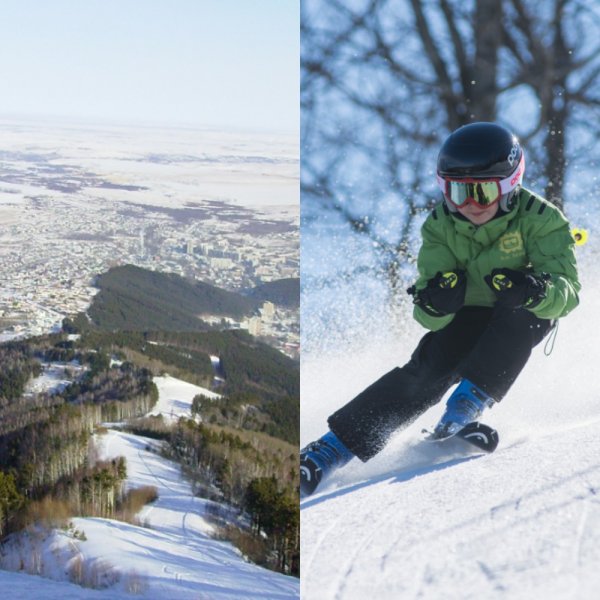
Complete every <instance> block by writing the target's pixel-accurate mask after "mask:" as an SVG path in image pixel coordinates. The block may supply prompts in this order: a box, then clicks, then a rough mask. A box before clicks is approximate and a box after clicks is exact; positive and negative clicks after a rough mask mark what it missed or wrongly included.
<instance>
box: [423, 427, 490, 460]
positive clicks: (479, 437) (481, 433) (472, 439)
mask: <svg viewBox="0 0 600 600" xmlns="http://www.w3.org/2000/svg"><path fill="white" fill-rule="evenodd" d="M421 433H424V434H425V440H426V441H431V442H443V441H445V440H449V439H451V438H453V437H458V438H460V439H461V440H464V441H465V442H468V443H469V444H471V445H472V446H475V447H476V448H479V450H483V451H484V452H488V453H491V452H493V451H494V450H495V449H496V448H497V447H498V442H499V441H500V439H499V437H498V432H497V431H496V430H495V429H493V428H492V427H490V426H489V425H485V424H484V423H479V421H473V423H469V424H468V425H465V426H464V427H463V428H462V429H460V430H459V431H458V432H457V433H455V434H453V435H448V436H440V435H436V434H435V433H434V432H433V431H429V430H428V429H423V430H422V432H421Z"/></svg>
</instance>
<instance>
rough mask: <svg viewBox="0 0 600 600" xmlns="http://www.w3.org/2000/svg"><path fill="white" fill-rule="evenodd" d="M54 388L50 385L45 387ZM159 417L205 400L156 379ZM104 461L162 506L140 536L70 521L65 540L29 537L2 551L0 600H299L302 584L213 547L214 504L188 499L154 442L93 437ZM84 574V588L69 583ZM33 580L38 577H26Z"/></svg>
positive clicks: (146, 514) (148, 512)
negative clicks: (117, 462)
mask: <svg viewBox="0 0 600 600" xmlns="http://www.w3.org/2000/svg"><path fill="white" fill-rule="evenodd" d="M47 383H48V382H47ZM155 383H156V385H157V387H158V389H159V402H158V403H157V405H156V407H155V408H154V410H153V413H156V414H158V413H161V414H163V415H165V418H167V419H176V418H177V417H178V416H181V415H185V416H190V409H191V403H192V399H193V397H194V396H195V395H196V394H203V395H205V396H214V395H215V394H213V393H212V392H210V391H209V390H205V389H203V388H200V387H197V386H193V385H191V384H188V383H186V382H184V381H180V380H178V379H175V378H173V377H169V376H164V377H157V378H155ZM96 440H97V445H98V447H99V449H100V454H101V458H102V459H109V458H113V457H117V456H124V457H125V458H126V459H127V473H128V477H127V486H128V487H140V486H154V487H156V488H157V490H158V499H157V500H156V501H155V502H153V503H152V504H149V505H147V506H146V507H144V508H143V509H142V511H141V512H140V513H139V514H138V517H139V520H140V523H142V526H134V525H130V524H128V523H123V522H120V521H114V520H110V519H100V518H75V519H72V520H71V522H72V528H71V529H70V530H69V531H62V530H54V531H52V532H44V531H38V532H35V531H34V532H32V533H31V535H29V536H27V537H23V536H21V537H19V538H18V541H16V542H15V543H13V544H12V545H11V544H7V545H5V546H4V547H3V548H2V553H3V556H2V557H0V558H1V562H2V566H3V568H4V569H10V570H11V571H20V572H11V571H9V570H0V597H2V598H4V597H10V599H11V600H21V599H23V600H32V599H37V598H44V599H45V600H71V599H73V600H75V599H77V600H82V599H87V598H90V599H95V598H104V599H105V600H109V599H110V600H122V599H124V598H132V597H139V598H145V599H149V600H150V599H156V600H158V599H160V600H167V599H168V600H188V599H189V600H192V599H193V600H201V599H202V600H204V599H206V600H208V599H211V600H212V599H215V600H238V599H244V598H248V599H250V598H252V599H256V598H272V599H274V600H279V599H280V600H286V599H293V598H298V596H299V581H298V579H297V578H294V577H288V576H285V575H281V574H279V573H275V572H272V571H269V570H266V569H263V568H261V567H258V566H256V565H254V564H252V563H250V562H248V561H246V560H245V559H244V557H243V556H242V555H241V553H240V552H239V551H238V550H237V549H236V548H234V547H233V546H232V545H231V544H230V543H228V542H224V541H219V540H217V539H215V536H214V534H215V532H216V530H215V527H214V526H213V525H212V524H211V522H210V520H209V519H208V518H206V517H205V513H206V510H207V507H209V504H210V502H209V501H207V500H204V499H201V498H198V497H195V496H194V495H193V494H192V490H191V486H190V484H189V483H188V482H187V481H186V480H185V479H184V478H183V477H182V475H181V472H180V468H179V466H178V465H177V464H175V463H173V462H171V461H168V460H166V459H164V458H162V457H161V456H160V455H159V454H158V448H157V446H158V442H156V441H155V440H151V439H146V438H142V437H139V436H135V435H131V434H127V433H123V432H120V431H117V430H114V429H111V430H109V431H108V432H107V433H105V434H103V435H99V436H96ZM78 566H79V568H80V570H81V580H82V582H83V583H84V585H87V586H90V585H93V586H96V585H100V586H105V585H106V586H107V587H106V588H105V589H103V590H97V589H90V588H89V587H80V586H78V585H75V584H73V583H68V579H69V578H68V575H67V571H71V573H72V572H73V568H77V567H78ZM25 572H28V573H39V575H41V576H38V575H29V574H25Z"/></svg>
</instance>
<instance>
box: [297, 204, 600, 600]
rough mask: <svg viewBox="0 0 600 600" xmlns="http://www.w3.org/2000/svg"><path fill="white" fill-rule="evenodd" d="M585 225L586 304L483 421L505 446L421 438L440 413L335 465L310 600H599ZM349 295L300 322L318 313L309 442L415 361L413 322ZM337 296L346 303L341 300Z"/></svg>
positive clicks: (599, 357)
mask: <svg viewBox="0 0 600 600" xmlns="http://www.w3.org/2000/svg"><path fill="white" fill-rule="evenodd" d="M571 218H573V217H572V215H571ZM589 218H590V217H589V215H587V214H585V215H581V218H580V219H579V221H578V224H580V225H582V226H586V227H588V228H589V229H590V242H589V243H588V244H587V246H584V247H583V248H581V249H578V253H579V264H580V272H581V279H582V283H583V286H584V287H583V292H582V295H581V304H580V306H579V307H578V308H577V309H576V310H575V311H574V312H573V313H572V314H571V315H569V316H568V317H566V318H565V319H563V320H562V321H561V323H560V327H559V330H558V336H557V339H556V343H555V346H554V349H553V351H552V353H551V355H550V356H545V354H544V343H542V345H540V346H538V347H537V348H536V349H535V350H534V353H533V355H532V358H531V360H530V362H529V364H528V365H527V366H526V368H525V371H524V372H523V374H522V375H521V377H520V378H519V379H518V381H517V382H516V383H515V385H514V386H513V388H512V389H511V391H510V392H509V394H508V395H507V397H506V398H505V399H504V400H503V401H502V403H501V404H499V405H497V406H496V407H494V408H493V410H491V411H489V412H488V413H487V415H486V418H485V421H486V422H488V423H489V424H490V425H492V426H494V427H496V428H497V429H498V430H499V432H500V445H499V447H498V450H497V451H496V452H495V453H494V454H492V455H489V456H487V455H486V456H484V455H478V454H476V453H472V454H470V455H468V454H466V453H465V452H464V451H462V452H461V451H460V443H459V442H456V444H458V448H457V445H456V444H455V445H454V446H448V447H440V446H439V445H434V444H425V443H422V442H420V441H419V440H420V434H419V432H420V430H421V428H422V427H425V426H431V425H433V424H435V422H436V421H437V419H438V418H439V416H440V415H441V413H442V411H443V403H442V404H439V405H437V406H435V407H433V408H432V409H431V410H430V411H429V412H428V413H426V414H425V415H423V416H422V417H421V418H420V419H419V420H418V421H417V422H416V423H414V424H413V425H412V426H410V427H409V428H408V429H406V430H404V431H401V432H399V433H397V434H396V435H395V436H394V438H393V439H392V440H391V441H390V443H389V445H388V446H387V447H386V448H385V450H384V451H383V452H382V453H381V454H380V455H379V456H377V457H376V458H374V459H373V460H372V461H370V462H368V463H366V464H363V463H360V461H358V460H357V459H355V460H354V461H352V462H351V463H350V464H349V465H348V466H347V467H345V468H344V469H342V470H340V471H339V472H338V473H337V474H336V475H335V476H334V477H332V479H330V480H329V481H328V482H327V483H326V484H325V485H324V486H323V488H322V489H321V490H320V491H319V493H318V494H316V495H315V496H313V497H310V498H308V499H305V500H304V501H303V502H302V504H301V518H302V549H301V552H302V583H301V590H302V598H303V600H328V599H334V598H335V599H336V600H342V599H354V598H356V599H362V598H377V599H378V600H385V599H394V600H395V599H402V600H403V599H409V600H410V599H411V598H424V599H431V600H437V599H439V598H445V599H453V598H456V599H461V600H464V599H467V598H486V599H488V598H510V599H511V600H514V599H521V598H523V599H530V598H551V599H563V598H565V599H566V598H569V599H577V600H580V599H590V600H591V599H592V598H597V597H598V589H599V588H600V572H599V571H598V564H600V544H599V542H600V458H598V457H599V456H600V377H599V376H598V375H597V373H596V369H597V365H598V364H600V345H599V344H598V343H597V339H596V338H597V333H596V332H597V331H598V330H599V322H600V317H599V316H598V311H597V309H598V302H597V298H598V297H600V296H599V294H600V282H599V277H598V271H597V266H596V264H595V263H596V262H597V259H598V253H599V244H598V242H597V240H596V239H594V231H593V227H594V221H593V220H592V221H590V222H588V219H589ZM592 218H593V217H592ZM353 243H356V242H353ZM339 246H340V244H339V243H338V244H336V248H337V249H336V252H340V254H343V253H344V248H341V249H339ZM324 247H326V245H325V244H324ZM345 250H346V254H347V256H353V254H352V253H349V252H348V248H346V249H345ZM346 260H348V259H346ZM357 260H361V257H360V256H359V257H358V258H357ZM363 260H364V259H363ZM344 285H345V286H346V287H345V288H344V287H343V286H344ZM352 286H353V284H340V288H341V289H336V290H329V291H327V290H325V291H323V290H320V291H318V292H316V296H317V297H316V298H313V299H307V303H305V304H303V307H305V306H307V305H309V304H310V305H311V306H314V307H317V306H318V305H319V304H320V305H321V306H324V305H327V303H328V302H330V304H329V305H327V311H328V314H327V318H325V316H324V315H325V312H323V314H319V315H317V316H316V318H314V319H313V321H316V322H310V319H308V318H306V316H307V315H306V313H304V317H305V318H304V321H303V326H304V325H306V326H307V327H308V328H310V331H311V333H315V332H318V331H319V323H318V321H319V319H321V327H322V329H323V331H322V332H321V334H322V335H321V339H318V343H314V341H313V343H312V344H310V343H308V344H305V345H304V346H303V347H304V348H306V347H307V345H308V346H309V347H310V348H311V351H309V352H305V353H304V354H303V363H302V432H301V433H302V435H301V441H302V444H306V443H308V442H309V441H311V440H313V439H315V438H316V437H318V436H320V435H322V434H323V433H324V431H325V430H326V418H327V416H328V415H329V414H330V413H331V412H333V411H334V410H335V409H336V408H338V407H339V406H341V405H342V404H344V403H345V402H347V401H348V400H350V399H351V398H352V397H354V396H355V395H356V394H357V393H358V392H360V391H361V390H362V389H364V388H365V387H366V386H367V385H368V384H370V383H371V382H373V381H374V380H375V379H377V378H378V377H380V376H381V375H382V374H383V373H385V372H387V371H388V370H390V369H391V368H393V367H394V366H396V365H399V364H404V363H405V362H406V361H407V360H408V358H409V357H410V354H411V352H412V350H413V349H414V347H415V346H416V343H417V341H418V340H419V339H420V336H421V335H423V334H424V332H425V331H424V330H423V329H421V328H419V327H418V326H416V325H415V324H414V323H411V320H410V317H409V314H408V312H407V313H406V314H403V315H400V316H399V317H398V316H397V315H396V318H392V317H391V315H389V314H387V313H386V312H385V308H384V300H383V298H384V293H383V292H381V289H379V288H378V287H377V285H372V286H371V287H370V288H368V289H367V291H366V292H364V291H361V290H365V289H366V286H365V285H364V282H362V281H361V289H358V287H359V286H358V285H356V284H354V287H352ZM307 295H309V294H308V293H307ZM319 295H320V297H319ZM331 297H333V298H334V299H333V300H331ZM340 297H343V298H345V299H348V302H347V303H346V304H345V305H344V306H340V303H339V301H337V305H335V306H334V302H336V300H335V298H340ZM357 298H358V299H357ZM332 307H334V310H331V308H332ZM303 310H304V309H303ZM332 315H333V316H332ZM323 323H325V324H326V326H323ZM328 335H330V336H333V338H334V342H333V343H331V344H329V345H327V344H325V342H324V341H323V340H324V338H326V337H327V336H328ZM317 337H318V336H317ZM344 338H345V340H346V341H344Z"/></svg>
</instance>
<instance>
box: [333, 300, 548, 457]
mask: <svg viewBox="0 0 600 600" xmlns="http://www.w3.org/2000/svg"><path fill="white" fill-rule="evenodd" d="M552 324H553V322H552V321H550V320H547V319H539V318H537V317H536V316H535V315H534V314H533V313H532V312H530V311H528V310H526V309H507V308H501V307H495V308H488V307H482V306H469V307H464V308H462V309H461V310H459V311H458V312H457V313H456V315H455V317H454V319H453V320H452V321H451V322H450V323H449V324H448V325H447V326H446V327H444V328H443V329H440V330H439V331H430V332H429V333H427V334H425V336H424V337H423V338H422V339H421V341H420V342H419V345H418V346H417V348H416V350H415V351H414V353H413V355H412V357H411V359H410V360H409V362H408V363H407V364H405V365H404V366H403V367H396V368H395V369H393V370H392V371H390V372H389V373H386V374H385V375H384V376H383V377H381V378H380V379H378V380H377V381H376V382H375V383H373V384H372V385H370V386H369V387H368V388H367V389H365V390H364V391H363V392H361V393H360V394H359V395H358V396H356V398H354V399H353V400H351V401H350V402H348V404H346V405H345V406H343V407H342V408H340V409H339V410H338V411H336V412H335V413H334V414H333V415H331V416H330V417H329V419H328V424H329V428H330V429H331V430H332V431H333V432H334V433H335V434H336V435H337V436H338V437H339V439H340V440H341V441H342V442H343V443H344V445H345V446H346V447H347V448H348V449H349V450H350V451H351V452H353V453H354V454H355V455H356V456H358V458H360V459H361V460H362V461H367V460H369V459H370V458H372V457H373V456H375V454H377V453H378V452H379V451H380V450H382V448H383V447H384V446H385V444H386V442H387V441H388V439H389V437H390V436H391V435H392V434H393V433H394V432H395V431H396V430H397V429H398V428H400V427H402V426H404V425H407V424H409V423H410V422H411V421H414V420H415V419H416V418H417V417H418V416H419V415H421V414H422V413H424V412H425V411H426V410H427V409H428V408H430V407H431V406H433V405H434V404H436V403H437V402H439V401H440V400H441V398H442V397H443V396H444V394H445V393H446V392H447V391H448V389H449V388H450V387H451V386H452V385H453V384H454V383H456V382H458V381H459V380H460V379H461V378H463V377H465V378H467V379H469V380H470V381H472V382H473V383H474V384H475V385H477V386H478V387H480V388H481V389H482V390H484V391H485V392H487V393H488V394H489V395H490V396H491V397H492V398H493V399H494V400H496V401H500V400H501V399H502V398H503V397H504V396H505V394H506V393H507V392H508V390H509V388H510V386H511V385H512V384H513V383H514V381H515V379H516V378H517V376H518V375H519V373H520V372H521V370H522V369H523V367H524V366H525V364H526V363H527V361H528V360H529V356H530V355H531V350H532V348H533V347H534V346H536V345H537V344H539V343H540V342H541V340H542V339H543V338H544V336H545V335H546V334H547V333H548V332H549V331H550V329H551V328H552Z"/></svg>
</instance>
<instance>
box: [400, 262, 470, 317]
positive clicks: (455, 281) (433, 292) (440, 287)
mask: <svg viewBox="0 0 600 600" xmlns="http://www.w3.org/2000/svg"><path fill="white" fill-rule="evenodd" d="M466 291H467V278H466V276H465V272H464V271H459V270H456V271H449V272H447V273H442V272H441V271H438V272H437V273H436V274H435V277H432V278H431V279H430V280H429V281H428V282H427V287H425V288H424V289H422V290H419V291H417V289H416V288H415V286H414V285H413V286H412V287H410V288H409V289H408V290H407V292H408V293H409V294H412V295H413V296H414V298H413V302H414V304H416V305H417V306H419V307H420V308H422V309H423V310H424V311H425V312H426V313H427V314H428V315H431V316H432V317H443V316H444V315H449V314H451V313H455V312H456V311H457V310H459V309H460V308H462V306H463V304H464V303H465V293H466Z"/></svg>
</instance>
